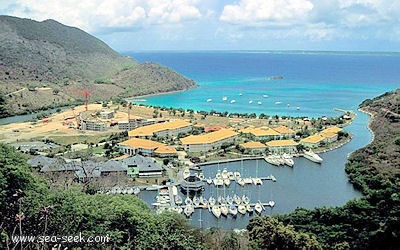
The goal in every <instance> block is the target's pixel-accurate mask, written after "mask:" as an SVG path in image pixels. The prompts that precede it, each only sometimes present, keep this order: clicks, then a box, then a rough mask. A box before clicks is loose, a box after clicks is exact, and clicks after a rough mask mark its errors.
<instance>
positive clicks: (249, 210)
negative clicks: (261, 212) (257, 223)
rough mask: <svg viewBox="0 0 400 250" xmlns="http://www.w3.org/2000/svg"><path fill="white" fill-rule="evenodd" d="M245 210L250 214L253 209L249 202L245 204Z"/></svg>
mask: <svg viewBox="0 0 400 250" xmlns="http://www.w3.org/2000/svg"><path fill="white" fill-rule="evenodd" d="M246 210H247V212H248V213H249V214H252V213H253V211H254V209H253V207H252V206H251V205H250V204H247V205H246Z"/></svg>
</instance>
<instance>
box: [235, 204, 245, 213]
mask: <svg viewBox="0 0 400 250" xmlns="http://www.w3.org/2000/svg"><path fill="white" fill-rule="evenodd" d="M237 210H238V212H239V213H241V214H246V211H247V210H246V206H245V205H243V204H240V205H239V206H238V208H237Z"/></svg>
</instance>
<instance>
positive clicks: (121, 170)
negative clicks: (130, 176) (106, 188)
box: [100, 160, 128, 176]
mask: <svg viewBox="0 0 400 250" xmlns="http://www.w3.org/2000/svg"><path fill="white" fill-rule="evenodd" d="M127 170H128V169H127V167H126V166H125V165H123V163H122V162H120V161H115V160H110V161H106V162H104V163H103V164H101V166H100V171H101V176H110V175H126V174H127Z"/></svg>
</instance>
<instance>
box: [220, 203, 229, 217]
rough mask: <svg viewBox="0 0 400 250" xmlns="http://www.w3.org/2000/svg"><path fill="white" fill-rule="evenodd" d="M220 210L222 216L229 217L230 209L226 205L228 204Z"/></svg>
mask: <svg viewBox="0 0 400 250" xmlns="http://www.w3.org/2000/svg"><path fill="white" fill-rule="evenodd" d="M220 210H221V214H222V215H223V216H227V215H228V213H229V208H228V205H226V204H222V205H221V206H220Z"/></svg>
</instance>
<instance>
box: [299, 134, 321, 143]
mask: <svg viewBox="0 0 400 250" xmlns="http://www.w3.org/2000/svg"><path fill="white" fill-rule="evenodd" d="M323 140H324V137H323V136H322V135H319V134H315V135H311V136H309V137H306V138H304V139H302V140H301V141H300V142H304V143H318V142H321V141H323Z"/></svg>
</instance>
